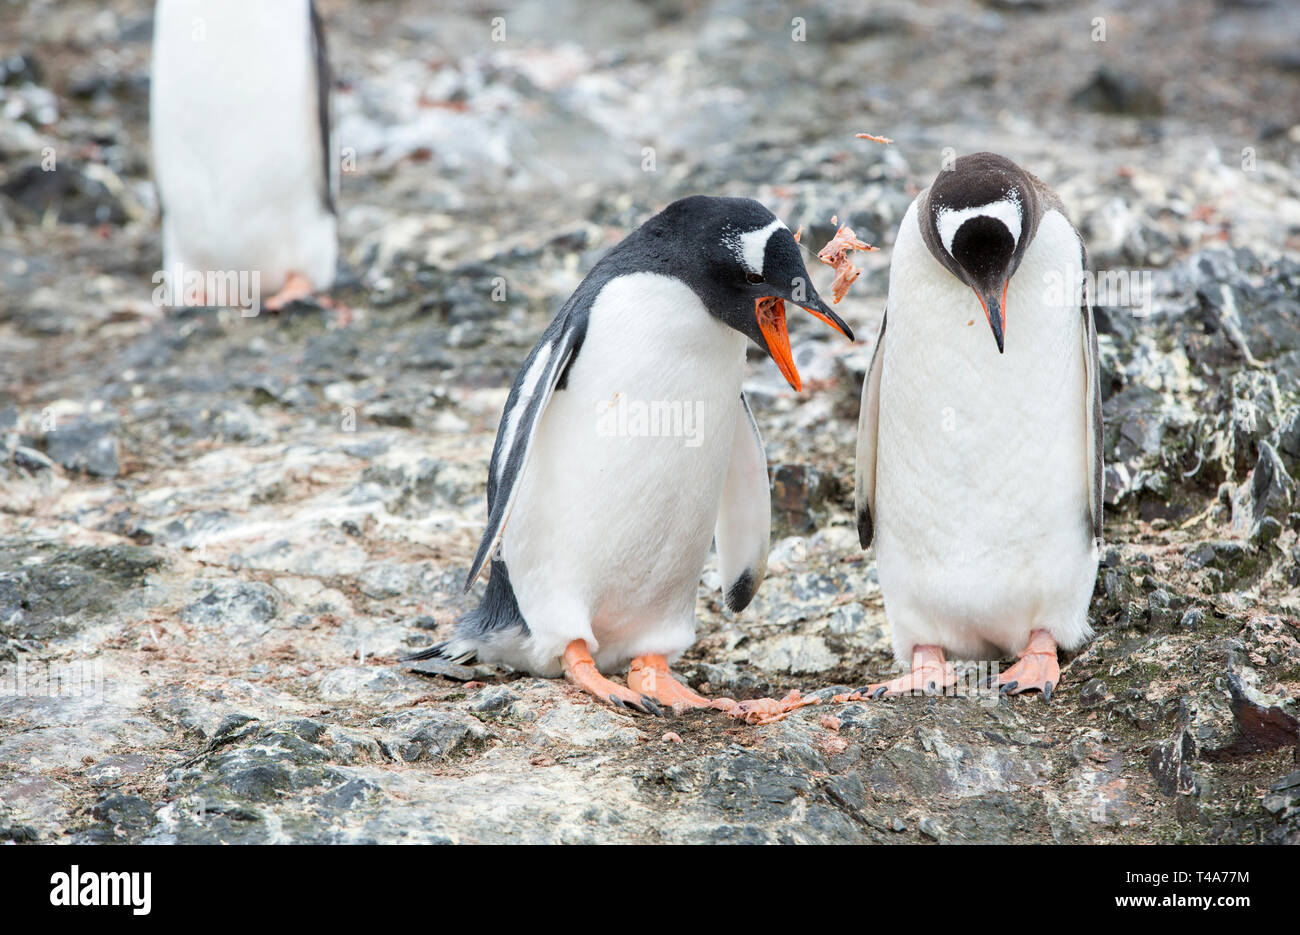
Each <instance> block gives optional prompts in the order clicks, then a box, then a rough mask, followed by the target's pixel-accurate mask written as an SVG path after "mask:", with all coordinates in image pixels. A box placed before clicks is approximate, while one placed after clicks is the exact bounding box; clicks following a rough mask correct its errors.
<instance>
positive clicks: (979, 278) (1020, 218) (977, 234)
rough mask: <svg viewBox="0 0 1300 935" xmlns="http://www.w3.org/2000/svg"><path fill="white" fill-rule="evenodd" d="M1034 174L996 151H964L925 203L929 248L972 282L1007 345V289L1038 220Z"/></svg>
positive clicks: (997, 337) (923, 216)
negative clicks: (967, 152)
mask: <svg viewBox="0 0 1300 935" xmlns="http://www.w3.org/2000/svg"><path fill="white" fill-rule="evenodd" d="M1038 215H1039V211H1038V193H1037V188H1036V186H1035V185H1034V181H1033V178H1032V177H1031V176H1030V175H1029V174H1028V173H1027V172H1025V171H1024V170H1023V169H1021V168H1020V167H1019V166H1018V165H1016V164H1015V163H1014V162H1012V161H1011V160H1009V159H1007V158H1005V157H1003V156H999V155H997V154H995V153H975V154H974V155H971V156H962V157H960V158H959V159H956V160H954V161H953V163H952V164H951V165H950V166H949V167H947V168H946V169H944V170H942V171H941V172H940V173H939V175H938V177H937V178H936V179H935V180H934V184H933V185H931V186H930V188H929V191H928V192H927V193H926V198H925V201H924V204H922V205H921V206H920V217H918V219H917V220H918V223H919V224H920V227H921V234H922V237H923V239H924V240H925V244H926V246H927V247H928V248H929V250H930V253H931V254H932V255H933V256H934V258H935V259H936V260H938V261H939V263H940V264H941V265H942V266H943V267H944V268H945V269H947V270H948V272H950V273H952V275H954V276H956V277H957V279H959V280H960V281H961V282H963V283H965V284H966V285H967V286H970V288H971V289H972V290H974V292H975V294H976V296H977V297H978V298H979V300H980V304H981V306H983V308H984V314H985V315H986V316H987V318H988V321H989V325H990V327H991V328H992V329H993V337H994V339H995V340H996V341H997V345H998V350H999V351H1001V350H1002V349H1003V341H1004V329H1005V326H1006V307H1005V304H1006V290H1007V284H1008V282H1010V280H1011V277H1012V276H1013V275H1015V272H1016V270H1017V269H1019V267H1020V261H1021V260H1022V259H1024V255H1025V250H1026V249H1027V248H1028V247H1029V243H1030V241H1031V240H1033V236H1034V232H1035V228H1036V226H1037V222H1038Z"/></svg>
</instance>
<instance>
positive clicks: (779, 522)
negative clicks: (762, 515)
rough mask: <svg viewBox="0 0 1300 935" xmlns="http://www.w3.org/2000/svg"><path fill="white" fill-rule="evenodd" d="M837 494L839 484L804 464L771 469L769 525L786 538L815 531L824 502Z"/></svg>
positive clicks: (779, 466)
mask: <svg viewBox="0 0 1300 935" xmlns="http://www.w3.org/2000/svg"><path fill="white" fill-rule="evenodd" d="M838 493H839V483H838V482H837V481H836V479H835V478H834V477H833V476H831V475H829V474H823V473H822V472H821V471H819V470H818V469H817V468H814V467H811V466H810V465H807V464H778V465H775V466H774V467H773V468H772V526H773V528H774V530H776V531H778V533H783V534H786V535H791V534H799V533H808V532H813V531H814V530H816V529H817V527H818V525H819V521H820V520H821V518H822V515H821V514H822V511H823V509H824V508H825V506H826V504H827V502H828V501H829V500H831V499H833V498H834V497H835V496H837V495H838Z"/></svg>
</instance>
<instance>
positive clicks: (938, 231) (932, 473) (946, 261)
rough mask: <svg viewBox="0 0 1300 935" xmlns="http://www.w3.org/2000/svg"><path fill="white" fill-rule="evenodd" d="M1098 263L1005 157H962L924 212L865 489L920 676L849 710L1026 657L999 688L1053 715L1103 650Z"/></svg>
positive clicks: (905, 251)
mask: <svg viewBox="0 0 1300 935" xmlns="http://www.w3.org/2000/svg"><path fill="white" fill-rule="evenodd" d="M1086 265H1087V260H1086V253H1085V249H1084V244H1083V241H1082V239H1081V238H1080V236H1079V233H1078V232H1077V231H1076V230H1075V229H1074V226H1073V225H1072V224H1071V223H1070V221H1069V220H1068V219H1067V218H1066V214H1065V209H1064V207H1063V205H1062V203H1061V201H1060V199H1059V198H1058V197H1057V196H1056V195H1055V194H1054V193H1053V192H1052V191H1051V189H1049V188H1048V187H1047V186H1046V185H1045V184H1043V182H1041V181H1040V180H1039V179H1037V178H1035V177H1034V176H1033V175H1031V174H1029V173H1028V172H1026V171H1025V170H1024V169H1022V168H1020V166H1018V165H1016V164H1015V163H1013V162H1011V161H1010V160H1009V159H1006V158H1004V157H1002V156H998V155H995V154H993V153H977V154H975V155H969V156H963V157H961V158H958V159H956V160H955V161H954V162H953V163H951V165H950V166H948V167H947V168H945V169H944V170H943V171H941V172H940V173H939V175H938V177H937V178H936V179H935V181H934V184H933V185H931V186H930V187H929V188H928V189H926V190H925V191H923V192H922V193H921V194H920V195H918V196H917V197H916V199H915V200H914V201H913V202H912V205H911V207H909V208H908V210H907V213H906V215H905V216H904V218H903V221H902V226H901V228H900V230H899V233H898V237H897V239H896V242H895V245H894V252H893V257H892V259H891V262H890V271H889V297H888V302H887V305H886V312H885V315H884V317H883V318H882V320H881V323H880V330H879V334H878V336H877V338H876V345H875V349H874V351H873V354H872V360H871V365H870V368H869V370H868V373H867V377H866V380H865V382H864V384H863V388H862V408H861V412H860V416H859V422H858V443H857V465H856V476H855V487H856V505H857V523H858V534H859V539H860V541H861V543H862V547H863V548H864V549H865V548H867V547H868V546H869V545H871V544H872V543H873V542H874V543H875V546H876V562H877V571H878V575H879V581H880V589H881V592H882V596H883V598H884V603H885V614H886V617H887V618H888V621H889V625H890V629H891V632H892V637H893V648H894V654H895V657H896V658H897V660H898V662H899V663H900V664H902V665H908V664H909V663H910V666H911V671H910V673H909V674H907V675H904V676H902V677H900V678H895V679H892V680H890V681H886V682H879V683H874V684H871V685H868V686H866V687H865V688H863V689H859V691H858V692H855V693H853V695H851V696H849V697H851V698H857V697H871V698H879V697H882V696H885V695H893V694H903V693H911V692H929V691H936V690H940V689H942V688H945V687H949V686H952V685H954V684H955V683H956V674H955V671H954V669H953V666H952V664H951V663H950V662H948V661H947V656H946V654H955V655H957V656H959V657H961V658H966V659H1001V658H1004V657H1006V656H1008V655H1015V656H1017V657H1018V659H1017V661H1016V662H1015V664H1013V665H1011V666H1010V667H1009V668H1007V669H1006V670H1005V671H1002V672H1000V673H999V674H998V675H997V676H995V677H993V678H991V679H990V683H991V684H996V685H998V686H1000V689H1001V691H1002V692H1004V693H1020V692H1025V691H1030V690H1037V691H1041V692H1042V694H1043V697H1044V698H1046V699H1047V700H1049V701H1050V700H1051V696H1052V692H1053V691H1054V690H1055V689H1056V687H1057V686H1058V685H1059V684H1060V678H1061V676H1060V667H1059V663H1058V660H1057V650H1058V649H1064V650H1071V649H1075V648H1076V647H1078V646H1079V645H1081V644H1082V643H1083V642H1084V641H1085V640H1087V639H1088V637H1089V636H1090V635H1091V629H1090V628H1089V624H1088V604H1089V600H1090V598H1091V596H1092V591H1093V585H1094V582H1095V579H1096V576H1097V566H1098V554H1099V550H1100V544H1101V535H1102V444H1101V428H1102V425H1101V397H1100V381H1099V376H1098V366H1097V333H1096V328H1095V325H1094V323H1093V317H1092V312H1091V309H1090V307H1089V304H1088V300H1087V294H1086V290H1085V284H1084V281H1083V274H1084V269H1085V268H1086Z"/></svg>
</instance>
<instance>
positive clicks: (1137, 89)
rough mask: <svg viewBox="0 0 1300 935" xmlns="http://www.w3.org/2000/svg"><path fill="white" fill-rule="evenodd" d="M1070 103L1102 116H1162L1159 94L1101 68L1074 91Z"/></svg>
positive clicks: (1136, 79)
mask: <svg viewBox="0 0 1300 935" xmlns="http://www.w3.org/2000/svg"><path fill="white" fill-rule="evenodd" d="M1070 102H1071V103H1072V104H1074V106H1076V107H1082V108H1086V109H1088V110H1095V111H1099V112H1101V113H1103V114H1120V115H1124V116H1136V117H1154V116H1158V115H1160V114H1163V113H1164V110H1165V105H1164V102H1163V101H1162V100H1161V99H1160V93H1159V92H1158V91H1157V90H1156V89H1154V88H1152V87H1151V86H1150V85H1148V84H1147V83H1146V82H1145V81H1144V80H1143V79H1142V78H1141V77H1140V76H1138V75H1135V74H1133V73H1131V72H1126V71H1119V70H1117V69H1114V68H1111V67H1109V66H1107V65H1103V66H1101V67H1100V68H1098V69H1097V71H1096V72H1094V73H1093V76H1092V78H1091V80H1089V82H1088V83H1087V84H1085V85H1084V86H1083V87H1081V88H1080V89H1079V90H1077V91H1075V92H1074V94H1073V96H1072V97H1071V98H1070Z"/></svg>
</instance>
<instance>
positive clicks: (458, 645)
mask: <svg viewBox="0 0 1300 935" xmlns="http://www.w3.org/2000/svg"><path fill="white" fill-rule="evenodd" d="M420 659H445V660H446V661H447V662H454V663H456V664H457V665H464V664H466V663H470V662H475V661H477V659H478V649H477V648H476V647H475V646H474V645H473V644H472V643H470V642H469V641H468V640H447V641H446V642H443V643H434V644H433V645H432V646H430V647H429V648H428V649H422V650H420V651H419V652H418V653H411V654H409V655H406V656H403V657H402V659H401V661H402V662H415V661H417V660H420Z"/></svg>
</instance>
